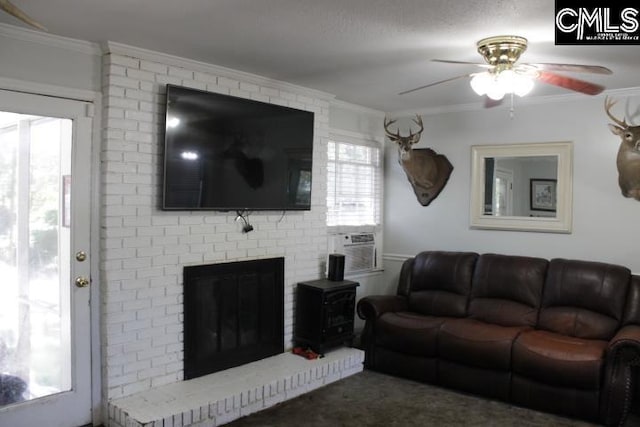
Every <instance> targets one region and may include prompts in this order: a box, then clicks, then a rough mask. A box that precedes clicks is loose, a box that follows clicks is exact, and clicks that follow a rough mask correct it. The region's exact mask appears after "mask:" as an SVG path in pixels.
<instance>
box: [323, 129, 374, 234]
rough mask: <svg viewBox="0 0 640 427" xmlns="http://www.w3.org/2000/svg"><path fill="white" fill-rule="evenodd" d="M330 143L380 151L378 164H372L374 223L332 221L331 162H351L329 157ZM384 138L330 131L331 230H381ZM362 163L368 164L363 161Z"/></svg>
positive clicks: (327, 151)
mask: <svg viewBox="0 0 640 427" xmlns="http://www.w3.org/2000/svg"><path fill="white" fill-rule="evenodd" d="M329 143H335V144H349V145H355V146H364V147H369V148H374V149H377V151H378V164H377V166H376V165H373V164H370V165H371V167H372V168H373V169H374V173H375V176H376V179H377V185H376V188H375V189H374V190H375V194H374V212H373V215H372V216H373V218H374V223H373V224H357V225H354V224H339V223H337V224H336V223H331V222H330V220H331V218H330V209H331V208H330V206H329V196H330V191H331V190H330V188H329V179H330V176H329V172H328V171H329V165H330V164H331V163H334V162H335V163H337V164H339V163H343V164H346V163H350V162H340V161H336V160H330V159H329ZM383 143H384V140H383V139H382V138H376V137H374V136H371V135H365V134H359V133H355V132H348V133H347V132H343V131H335V130H332V131H330V133H329V138H328V141H327V148H326V155H327V178H326V184H327V194H326V204H327V218H326V223H327V227H328V228H329V230H330V231H331V232H334V233H342V232H376V233H378V232H380V231H381V229H382V222H383V200H384V199H383V197H384V146H383ZM362 165H365V166H366V165H367V164H365V163H362Z"/></svg>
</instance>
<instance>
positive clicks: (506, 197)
mask: <svg viewBox="0 0 640 427" xmlns="http://www.w3.org/2000/svg"><path fill="white" fill-rule="evenodd" d="M493 191H494V194H493V214H494V215H497V216H512V215H513V172H512V171H508V170H504V169H496V170H495V183H494V186H493Z"/></svg>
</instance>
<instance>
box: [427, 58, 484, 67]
mask: <svg viewBox="0 0 640 427" xmlns="http://www.w3.org/2000/svg"><path fill="white" fill-rule="evenodd" d="M431 62H443V63H445V64H458V65H475V66H476V67H482V68H491V67H492V65H489V64H482V63H479V62H467V61H451V60H448V59H432V60H431Z"/></svg>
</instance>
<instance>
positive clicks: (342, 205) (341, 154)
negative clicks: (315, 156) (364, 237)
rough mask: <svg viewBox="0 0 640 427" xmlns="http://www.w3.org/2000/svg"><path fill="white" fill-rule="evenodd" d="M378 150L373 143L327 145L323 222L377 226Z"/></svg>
mask: <svg viewBox="0 0 640 427" xmlns="http://www.w3.org/2000/svg"><path fill="white" fill-rule="evenodd" d="M381 154H382V153H381V149H380V147H379V146H378V144H377V143H375V142H370V143H369V142H367V141H364V140H363V141H361V142H360V143H354V142H342V141H335V140H331V141H329V144H328V155H329V163H328V167H327V169H328V170H327V209H328V211H327V225H329V226H338V225H351V226H357V225H379V224H380V210H381V207H380V205H381V202H382V187H381V181H382V162H381Z"/></svg>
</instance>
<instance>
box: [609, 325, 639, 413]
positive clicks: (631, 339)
mask: <svg viewBox="0 0 640 427" xmlns="http://www.w3.org/2000/svg"><path fill="white" fill-rule="evenodd" d="M637 366H640V326H639V325H627V326H624V327H622V329H620V330H619V331H618V333H617V334H616V335H615V336H614V337H613V339H611V341H609V345H608V347H607V361H606V373H605V378H604V390H603V393H602V400H601V421H602V423H603V424H604V425H606V426H621V425H623V424H624V422H625V420H626V418H627V415H628V414H629V411H630V409H631V401H632V399H633V389H634V387H635V384H634V381H635V378H636V375H635V373H634V371H635V369H634V368H636V367H637Z"/></svg>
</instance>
